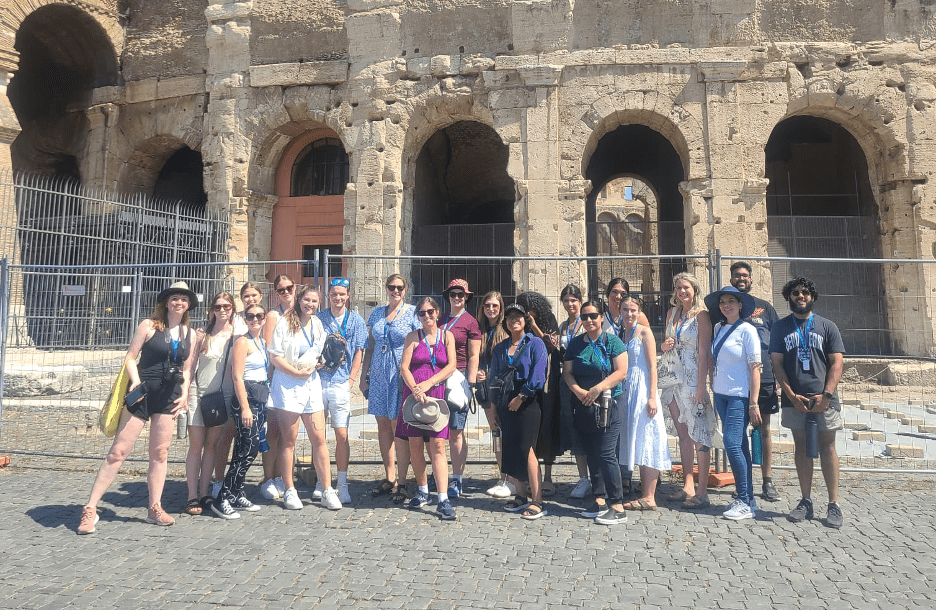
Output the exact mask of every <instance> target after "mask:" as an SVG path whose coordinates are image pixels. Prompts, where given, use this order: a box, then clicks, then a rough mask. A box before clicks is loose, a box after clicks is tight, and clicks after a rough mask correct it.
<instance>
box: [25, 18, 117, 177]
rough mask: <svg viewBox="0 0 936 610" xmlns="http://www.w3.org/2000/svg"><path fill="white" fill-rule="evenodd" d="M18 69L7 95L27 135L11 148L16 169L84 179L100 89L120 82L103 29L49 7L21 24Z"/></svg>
mask: <svg viewBox="0 0 936 610" xmlns="http://www.w3.org/2000/svg"><path fill="white" fill-rule="evenodd" d="M14 47H15V49H16V51H17V52H18V53H19V69H18V70H17V72H16V74H15V75H14V76H13V79H12V80H11V81H10V86H9V89H8V92H7V95H8V96H9V98H10V103H11V105H12V106H13V110H14V112H15V113H16V117H17V119H18V120H19V123H20V126H21V127H22V132H21V133H20V134H19V136H18V137H17V138H16V140H15V141H14V143H13V145H12V147H11V148H12V157H13V159H12V161H13V168H14V170H18V171H21V170H24V171H33V172H39V173H43V174H52V175H56V176H61V177H63V178H68V179H70V180H78V181H80V176H78V170H77V168H78V163H77V160H76V159H77V158H78V156H79V155H80V154H81V151H82V148H83V145H84V141H85V138H86V137H87V132H88V126H87V118H86V117H85V109H87V108H88V106H89V105H90V104H91V95H92V91H93V89H94V88H96V87H103V86H107V85H114V84H117V79H118V72H117V55H116V53H115V52H114V48H113V46H112V45H111V43H110V40H109V39H108V37H107V33H106V32H105V31H104V29H103V28H102V27H101V25H100V24H99V23H98V22H97V21H95V20H94V18H92V17H91V16H90V15H88V14H87V13H85V12H84V11H82V10H80V9H78V8H75V7H73V6H66V5H62V4H50V5H46V6H42V7H40V8H38V9H36V10H35V11H33V12H32V13H31V14H30V15H29V16H27V17H26V18H25V19H24V20H23V22H22V23H21V24H20V27H19V29H18V30H17V33H16V40H15V43H14Z"/></svg>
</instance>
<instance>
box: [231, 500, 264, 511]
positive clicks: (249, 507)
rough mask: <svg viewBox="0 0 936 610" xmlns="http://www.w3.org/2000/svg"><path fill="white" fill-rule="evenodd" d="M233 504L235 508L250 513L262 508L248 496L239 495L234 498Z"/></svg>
mask: <svg viewBox="0 0 936 610" xmlns="http://www.w3.org/2000/svg"><path fill="white" fill-rule="evenodd" d="M231 506H232V507H233V508H234V510H244V511H247V512H248V513H255V512H257V511H258V510H260V507H259V506H257V505H256V504H254V503H253V502H251V501H250V500H248V499H247V497H246V496H238V497H237V498H234V500H233V501H232V502H231Z"/></svg>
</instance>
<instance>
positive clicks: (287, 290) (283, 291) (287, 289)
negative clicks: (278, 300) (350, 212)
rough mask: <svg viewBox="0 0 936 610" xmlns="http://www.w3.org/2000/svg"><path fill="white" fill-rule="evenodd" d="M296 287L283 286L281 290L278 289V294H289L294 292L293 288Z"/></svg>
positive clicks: (293, 285)
mask: <svg viewBox="0 0 936 610" xmlns="http://www.w3.org/2000/svg"><path fill="white" fill-rule="evenodd" d="M295 287H296V285H295V284H290V285H289V286H283V287H281V288H277V289H276V292H278V293H279V294H289V293H291V292H292V291H293V288H295Z"/></svg>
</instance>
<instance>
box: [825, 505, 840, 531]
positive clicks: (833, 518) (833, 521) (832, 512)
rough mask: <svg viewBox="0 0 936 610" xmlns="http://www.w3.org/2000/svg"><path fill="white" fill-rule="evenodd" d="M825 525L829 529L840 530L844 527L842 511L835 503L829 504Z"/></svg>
mask: <svg viewBox="0 0 936 610" xmlns="http://www.w3.org/2000/svg"><path fill="white" fill-rule="evenodd" d="M825 524H826V526H827V527H834V528H835V529H839V528H841V527H842V509H841V507H839V505H838V504H836V503H835V502H829V512H828V513H826V518H825Z"/></svg>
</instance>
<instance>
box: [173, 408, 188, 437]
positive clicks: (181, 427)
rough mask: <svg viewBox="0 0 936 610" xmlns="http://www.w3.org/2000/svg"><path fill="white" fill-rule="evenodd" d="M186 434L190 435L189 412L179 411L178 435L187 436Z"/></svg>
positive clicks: (177, 419)
mask: <svg viewBox="0 0 936 610" xmlns="http://www.w3.org/2000/svg"><path fill="white" fill-rule="evenodd" d="M186 436H188V413H187V412H185V411H179V416H178V417H177V418H176V437H177V438H185V437H186Z"/></svg>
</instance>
